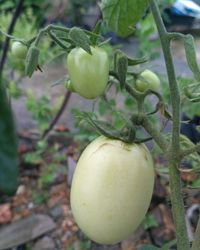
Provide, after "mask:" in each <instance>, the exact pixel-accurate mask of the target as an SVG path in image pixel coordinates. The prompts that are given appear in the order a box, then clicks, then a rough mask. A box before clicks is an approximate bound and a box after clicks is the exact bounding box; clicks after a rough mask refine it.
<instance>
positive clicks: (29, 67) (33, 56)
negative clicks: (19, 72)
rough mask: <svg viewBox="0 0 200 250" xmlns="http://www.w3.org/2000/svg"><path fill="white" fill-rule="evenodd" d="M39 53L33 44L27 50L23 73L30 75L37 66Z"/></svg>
mask: <svg viewBox="0 0 200 250" xmlns="http://www.w3.org/2000/svg"><path fill="white" fill-rule="evenodd" d="M39 54H40V50H39V49H38V48H37V47H36V46H35V45H32V46H31V47H30V48H29V50H28V53H27V56H26V62H25V74H26V75H27V76H29V77H31V76H32V74H33V72H34V71H35V70H36V69H37V67H38V60H39Z"/></svg>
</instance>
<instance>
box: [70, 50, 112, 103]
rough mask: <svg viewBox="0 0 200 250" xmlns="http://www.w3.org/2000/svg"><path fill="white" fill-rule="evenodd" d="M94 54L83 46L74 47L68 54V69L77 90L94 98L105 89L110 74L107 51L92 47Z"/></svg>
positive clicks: (85, 95) (80, 93) (84, 95)
mask: <svg viewBox="0 0 200 250" xmlns="http://www.w3.org/2000/svg"><path fill="white" fill-rule="evenodd" d="M90 49H91V52H92V55H90V54H89V53H87V52H86V51H85V50H83V49H82V48H74V49H72V50H71V51H70V53H69V54H68V56H67V69H68V73H69V77H70V81H71V84H72V86H73V89H74V91H75V92H77V93H78V94H79V95H81V96H83V97H85V98H87V99H94V98H96V97H98V96H100V95H102V94H103V92H104V91H105V88H106V85H107V82H108V76H109V59H108V55H107V52H106V51H105V50H104V49H102V48H99V47H90Z"/></svg>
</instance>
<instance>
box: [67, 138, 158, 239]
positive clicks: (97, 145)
mask: <svg viewBox="0 0 200 250" xmlns="http://www.w3.org/2000/svg"><path fill="white" fill-rule="evenodd" d="M153 185H154V170H153V163H152V158H151V155H150V153H149V151H148V149H147V148H146V147H145V146H144V145H143V144H128V143H124V142H122V141H120V140H113V139H108V138H106V137H103V136H101V137H99V138H97V139H96V140H94V141H93V142H92V143H90V144H89V146H87V147H86V149H85V151H84V152H83V153H82V155H81V157H80V159H79V161H78V164H77V168H76V170H75V175H74V178H73V182H72V188H71V206H72V212H73V215H74V217H75V219H76V221H77V223H78V225H79V227H80V228H81V229H82V230H83V232H85V234H86V235H87V236H88V237H89V238H91V239H92V240H94V241H96V242H98V243H101V244H114V243H117V242H119V241H121V240H123V239H125V238H126V237H128V236H129V235H130V234H131V233H133V232H134V230H135V229H136V228H137V227H138V226H139V224H140V223H141V221H142V220H143V218H144V216H145V213H146V212H147V209H148V206H149V204H150V200H151V196H152V192H153Z"/></svg>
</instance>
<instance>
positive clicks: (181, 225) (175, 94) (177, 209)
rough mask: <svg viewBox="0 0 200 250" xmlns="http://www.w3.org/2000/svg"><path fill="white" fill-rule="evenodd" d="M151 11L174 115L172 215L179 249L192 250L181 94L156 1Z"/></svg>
mask: <svg viewBox="0 0 200 250" xmlns="http://www.w3.org/2000/svg"><path fill="white" fill-rule="evenodd" d="M149 2H150V4H151V10H152V13H153V16H154V19H155V23H156V25H157V29H158V33H159V36H160V41H161V45H162V50H163V54H164V58H165V63H166V68H167V74H168V80H169V88H170V93H171V102H172V113H173V128H172V141H171V145H170V151H169V155H168V161H169V174H170V189H171V202H172V213H173V218H174V223H175V228H176V236H177V249H178V250H188V249H190V244H189V239H188V235H187V230H186V223H185V211H184V203H183V197H182V194H181V179H180V173H179V171H178V164H179V152H180V92H179V88H178V84H177V81H176V74H175V69H174V64H173V59H172V53H171V49H170V37H171V35H170V37H169V36H168V33H167V31H166V29H165V26H164V24H163V21H162V18H161V15H160V11H159V8H158V5H157V2H156V0H149Z"/></svg>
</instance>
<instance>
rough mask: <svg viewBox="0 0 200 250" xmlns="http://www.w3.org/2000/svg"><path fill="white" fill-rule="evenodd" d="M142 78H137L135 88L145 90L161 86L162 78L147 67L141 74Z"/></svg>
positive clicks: (156, 88)
mask: <svg viewBox="0 0 200 250" xmlns="http://www.w3.org/2000/svg"><path fill="white" fill-rule="evenodd" d="M139 76H140V78H138V79H137V80H136V83H135V88H136V89H137V90H138V91H140V92H144V91H145V90H147V89H151V90H155V91H157V90H158V89H159V87H160V79H159V78H158V76H157V75H156V74H155V73H154V72H152V71H151V70H149V69H145V70H144V71H143V72H142V73H141V74H140V75H139Z"/></svg>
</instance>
